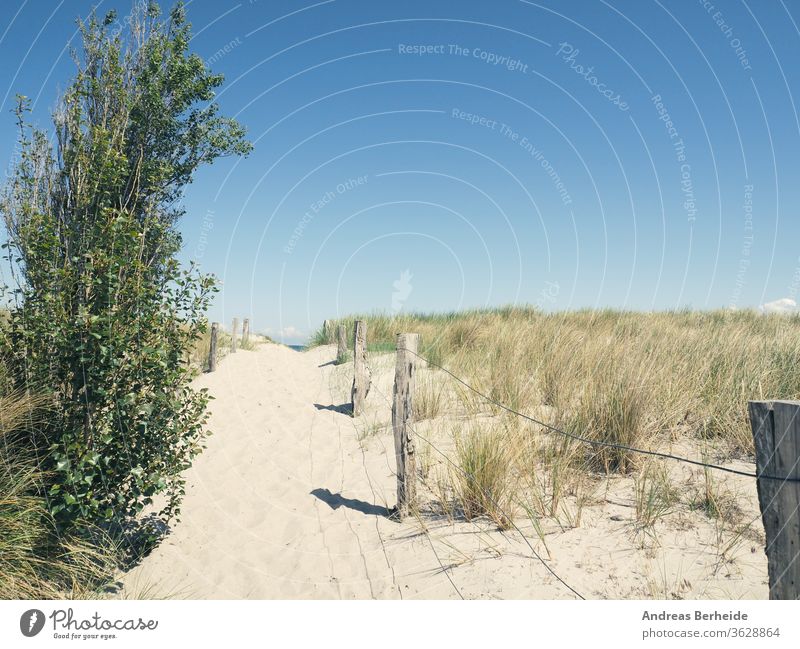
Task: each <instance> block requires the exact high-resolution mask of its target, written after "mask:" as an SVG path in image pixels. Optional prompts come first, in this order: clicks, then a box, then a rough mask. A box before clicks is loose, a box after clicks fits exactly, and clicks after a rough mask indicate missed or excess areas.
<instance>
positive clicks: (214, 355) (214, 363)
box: [208, 322, 219, 372]
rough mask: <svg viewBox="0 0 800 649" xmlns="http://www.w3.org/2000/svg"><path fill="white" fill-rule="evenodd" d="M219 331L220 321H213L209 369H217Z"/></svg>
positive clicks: (209, 349) (213, 370)
mask: <svg viewBox="0 0 800 649" xmlns="http://www.w3.org/2000/svg"><path fill="white" fill-rule="evenodd" d="M218 333H219V322H212V323H211V344H210V345H209V347H208V371H209V372H215V371H216V370H217V334H218Z"/></svg>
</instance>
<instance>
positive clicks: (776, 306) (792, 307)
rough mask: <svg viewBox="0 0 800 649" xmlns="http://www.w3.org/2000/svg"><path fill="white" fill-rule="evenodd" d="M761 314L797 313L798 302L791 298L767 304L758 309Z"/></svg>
mask: <svg viewBox="0 0 800 649" xmlns="http://www.w3.org/2000/svg"><path fill="white" fill-rule="evenodd" d="M758 311H759V313H782V314H787V315H788V314H792V313H797V302H795V301H794V300H793V299H792V298H790V297H784V298H781V299H780V300H775V301H774V302H767V303H766V304H762V305H761V306H760V307H758Z"/></svg>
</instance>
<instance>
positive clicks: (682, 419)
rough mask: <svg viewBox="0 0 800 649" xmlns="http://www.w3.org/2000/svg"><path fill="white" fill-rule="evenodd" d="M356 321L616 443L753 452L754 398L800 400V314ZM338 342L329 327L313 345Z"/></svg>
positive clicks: (529, 314) (524, 406)
mask: <svg viewBox="0 0 800 649" xmlns="http://www.w3.org/2000/svg"><path fill="white" fill-rule="evenodd" d="M355 319H363V320H366V322H367V335H368V343H369V347H370V349H376V350H377V349H383V350H387V351H389V350H392V349H393V345H394V340H395V334H396V333H397V332H400V331H403V332H414V333H419V334H421V341H420V354H421V355H422V356H423V357H425V358H426V359H428V360H429V361H431V363H434V364H436V365H443V366H444V367H447V368H448V369H449V370H451V371H452V372H454V373H455V374H456V375H458V376H460V377H461V378H463V379H464V380H466V381H467V382H469V383H470V384H471V385H473V386H474V387H476V388H477V389H479V390H481V391H482V392H484V393H485V394H487V395H488V396H490V397H491V398H493V399H496V400H497V401H498V402H500V403H502V404H504V405H506V406H509V407H511V408H514V409H517V410H520V411H522V412H525V411H527V410H530V409H532V408H538V407H539V406H541V405H542V404H544V405H548V406H551V407H552V408H553V409H554V413H553V419H554V420H557V421H558V422H560V423H561V424H563V425H565V426H568V427H570V428H573V429H575V430H582V431H584V432H588V433H589V434H590V435H592V436H595V437H597V438H598V439H603V440H608V441H619V442H622V443H626V444H637V443H646V442H647V441H648V440H650V439H651V438H652V437H654V436H655V437H656V438H658V437H659V436H660V438H661V439H667V438H668V437H669V436H671V435H673V434H674V433H675V431H676V430H680V431H681V432H683V433H688V434H691V435H695V436H697V437H700V438H706V439H715V440H718V441H721V442H724V443H726V444H727V445H728V448H729V450H730V451H731V452H732V453H739V454H744V455H751V454H752V451H753V447H752V439H751V431H750V425H749V422H748V419H747V401H748V400H750V399H762V398H769V399H796V398H800V363H798V362H797V359H798V358H800V317H797V316H793V317H785V316H778V315H771V316H764V315H759V314H757V313H755V312H752V311H736V312H733V311H710V312H695V311H672V312H661V313H637V312H626V311H612V310H601V311H590V310H585V311H575V312H570V313H553V314H543V313H541V312H538V311H536V310H535V309H531V308H512V307H508V308H502V309H493V310H476V311H464V312H460V313H443V314H408V315H398V316H385V315H380V314H375V315H364V316H355V317H349V318H345V319H343V320H339V321H336V324H340V323H341V324H345V326H346V327H347V328H348V330H349V329H351V328H352V324H353V321H354V320H355ZM331 330H332V331H333V330H335V327H331ZM332 342H333V341H332V340H330V341H329V340H326V339H325V336H324V335H323V333H322V331H319V332H317V333H316V334H315V335H314V336H313V337H312V341H311V343H310V345H312V346H313V345H315V344H323V343H332ZM432 367H433V366H432ZM434 369H435V368H434ZM467 398H473V397H466V396H465V399H467ZM478 400H479V401H482V400H480V399H479V398H478ZM481 410H484V411H488V410H491V406H490V405H489V404H487V403H485V402H484V403H483V405H482V406H481ZM597 461H598V462H599V463H600V464H601V465H603V466H604V467H605V468H608V469H609V470H618V471H622V472H625V471H627V470H629V469H630V468H631V466H632V465H631V462H632V461H633V460H632V459H630V458H628V457H627V456H620V455H618V454H613V453H611V454H609V453H602V454H599V456H598V458H597Z"/></svg>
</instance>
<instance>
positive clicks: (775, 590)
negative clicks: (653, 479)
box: [353, 321, 800, 599]
mask: <svg viewBox="0 0 800 649" xmlns="http://www.w3.org/2000/svg"><path fill="white" fill-rule="evenodd" d="M365 340H366V323H365V322H364V321H356V323H355V333H354V358H356V359H360V360H361V361H362V362H361V363H358V362H356V364H355V367H354V370H355V377H354V382H353V396H354V405H355V402H356V401H358V402H359V408H358V411H360V410H361V409H362V408H363V399H364V398H365V397H366V394H367V392H368V391H369V389H370V385H371V376H370V375H369V369H368V367H366V363H365V362H364V360H365V354H364V350H365V347H366V344H365ZM418 342H419V336H418V335H417V334H398V335H397V345H396V349H397V359H396V368H395V381H394V394H393V399H392V400H391V401H390V400H389V399H388V398H386V397H384V398H386V400H387V402H390V403H391V408H392V429H393V433H394V442H395V457H396V460H397V472H396V476H397V485H398V488H397V495H398V502H397V508H396V515H397V516H398V518H401V519H402V517H403V516H404V515H407V514H408V513H409V512H410V511H413V510H414V508H415V506H416V505H415V498H416V486H415V485H416V480H417V477H418V476H417V471H416V449H415V443H414V440H415V439H420V440H422V441H423V442H425V443H426V444H428V445H429V446H430V448H431V449H432V450H434V451H435V452H436V453H437V454H438V455H440V456H441V457H442V458H444V460H445V461H446V462H447V463H448V464H449V465H450V466H452V467H453V468H454V469H455V470H456V471H458V472H459V473H460V474H461V475H463V476H464V477H465V478H466V479H467V480H468V481H470V482H471V483H472V484H473V485H475V486H476V487H480V485H479V483H478V479H477V477H476V476H475V475H472V474H470V473H469V472H468V471H466V470H465V469H464V468H463V467H461V466H459V465H458V464H456V463H455V462H453V460H452V459H450V457H449V456H448V454H447V453H444V452H443V451H442V450H441V449H439V448H438V447H436V445H435V444H433V442H431V441H430V440H429V439H428V438H427V437H425V436H424V435H421V434H420V433H419V431H417V430H416V429H415V427H414V419H413V392H414V390H413V388H414V374H415V371H416V364H417V363H416V360H417V359H418V360H421V361H424V362H425V363H426V364H427V366H428V367H433V368H436V369H439V370H441V371H442V372H444V373H445V374H447V375H448V376H450V377H451V378H452V379H453V380H455V381H457V382H458V383H459V384H461V385H462V386H464V387H465V388H467V389H468V390H469V391H471V392H472V393H474V394H475V395H477V396H478V397H480V398H482V399H483V400H485V401H486V402H487V403H490V404H492V405H494V406H495V407H497V408H499V409H501V410H503V411H505V412H508V413H510V414H512V415H514V416H516V417H519V418H521V419H524V420H526V421H528V422H531V423H533V424H536V425H538V426H540V427H542V429H543V430H544V431H546V432H549V433H555V434H558V435H561V436H563V437H564V438H568V439H571V440H574V441H577V442H580V443H582V444H586V445H588V446H591V447H594V448H608V449H615V450H619V451H625V452H629V453H633V454H638V455H643V456H651V457H656V458H659V459H663V460H671V461H674V462H679V463H684V464H688V465H693V466H698V467H702V468H703V469H705V470H713V471H719V472H724V473H728V474H733V475H738V476H741V477H746V478H753V479H755V480H756V484H757V488H758V498H759V507H760V509H761V516H762V522H763V524H764V530H765V533H766V544H765V551H766V554H767V559H768V572H769V596H770V599H800V561H797V559H798V555H800V471H799V470H798V465H800V402H797V401H778V400H776V401H751V402H749V408H748V410H749V416H750V422H751V426H752V431H753V440H754V444H755V450H756V471H755V472H750V471H743V470H739V469H734V468H731V467H726V466H722V465H719V464H713V463H709V462H705V461H701V460H697V459H693V458H689V457H682V456H679V455H674V454H671V453H664V452H660V451H655V450H650V449H644V448H637V447H633V446H628V445H625V444H620V443H615V442H609V441H604V440H598V439H592V438H590V437H587V436H586V435H582V434H578V433H575V432H571V431H567V430H563V429H562V428H559V427H558V426H555V425H552V424H549V423H547V422H545V421H541V420H539V419H537V418H536V417H532V416H530V415H527V414H525V413H522V412H519V411H518V410H516V409H514V408H511V407H509V406H507V405H506V404H504V403H501V402H499V401H498V400H497V399H494V398H492V397H491V396H489V395H487V394H485V393H484V392H482V391H481V390H479V389H477V388H476V387H474V386H473V385H471V384H470V383H469V382H467V381H466V380H464V379H463V378H461V377H460V376H457V375H456V374H455V373H453V372H452V371H450V370H449V369H448V368H446V367H444V366H443V365H441V364H440V363H436V362H434V361H432V360H430V359H428V358H425V357H424V356H423V355H421V354H420V353H419V352H418V351H417V347H418ZM376 390H377V388H376ZM353 414H354V416H356V415H357V414H358V413H357V412H356V411H355V408H354V413H353ZM482 493H483V495H484V497H485V498H486V499H487V501H488V502H490V503H491V504H492V506H493V507H495V508H496V510H497V511H499V512H500V513H501V515H502V516H503V517H504V519H505V520H507V521H508V523H509V525H510V527H513V528H514V530H515V531H516V532H518V533H519V535H520V536H521V537H522V539H523V540H524V541H525V543H526V544H527V546H528V548H529V549H530V551H531V553H532V554H533V556H534V557H535V558H536V559H537V560H538V561H539V562H540V563H541V564H542V565H543V566H544V567H545V568H546V569H547V570H548V572H550V574H551V575H552V576H553V577H554V578H555V579H556V580H557V581H558V582H559V583H560V584H562V585H563V586H564V587H565V588H566V589H568V590H569V591H570V592H571V593H572V594H573V595H574V596H576V597H577V598H579V599H585V598H584V597H583V595H581V594H580V593H579V592H578V591H577V590H576V589H575V588H573V587H572V586H570V585H569V584H568V583H567V582H566V581H565V580H564V579H562V578H561V577H560V576H559V575H558V574H557V573H556V572H555V571H554V570H553V569H552V567H551V566H550V565H549V564H548V563H547V562H546V561H545V560H544V559H543V558H542V557H541V556H540V555H539V553H538V552H536V549H535V548H534V547H533V545H532V544H531V543H530V541H529V540H528V538H527V537H526V536H525V534H524V533H523V532H522V530H521V529H520V528H519V527H518V526H517V524H516V523H515V522H514V519H513V517H512V516H509V515H508V514H507V513H506V512H505V511H504V510H503V508H502V506H501V505H500V503H498V502H497V500H496V499H495V498H494V497H493V496H492V494H491V493H488V491H483V492H482ZM426 531H427V530H426ZM429 541H430V539H429ZM434 551H435V549H434ZM437 559H438V554H437ZM440 565H441V561H440ZM442 568H443V569H444V566H442ZM445 572H446V570H445ZM447 577H448V579H450V581H451V583H453V581H452V579H451V578H450V575H449V574H448V575H447ZM453 587H454V588H455V589H456V591H457V592H458V594H459V596H461V597H463V596H462V595H461V593H460V591H458V588H457V587H456V586H455V583H453Z"/></svg>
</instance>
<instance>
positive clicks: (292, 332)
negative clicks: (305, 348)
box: [267, 325, 305, 339]
mask: <svg viewBox="0 0 800 649" xmlns="http://www.w3.org/2000/svg"><path fill="white" fill-rule="evenodd" d="M267 335H268V336H269V337H270V338H278V339H283V338H303V337H304V336H305V334H304V333H303V331H302V330H301V329H298V328H297V327H295V326H294V325H288V326H286V327H283V328H281V329H267Z"/></svg>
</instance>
